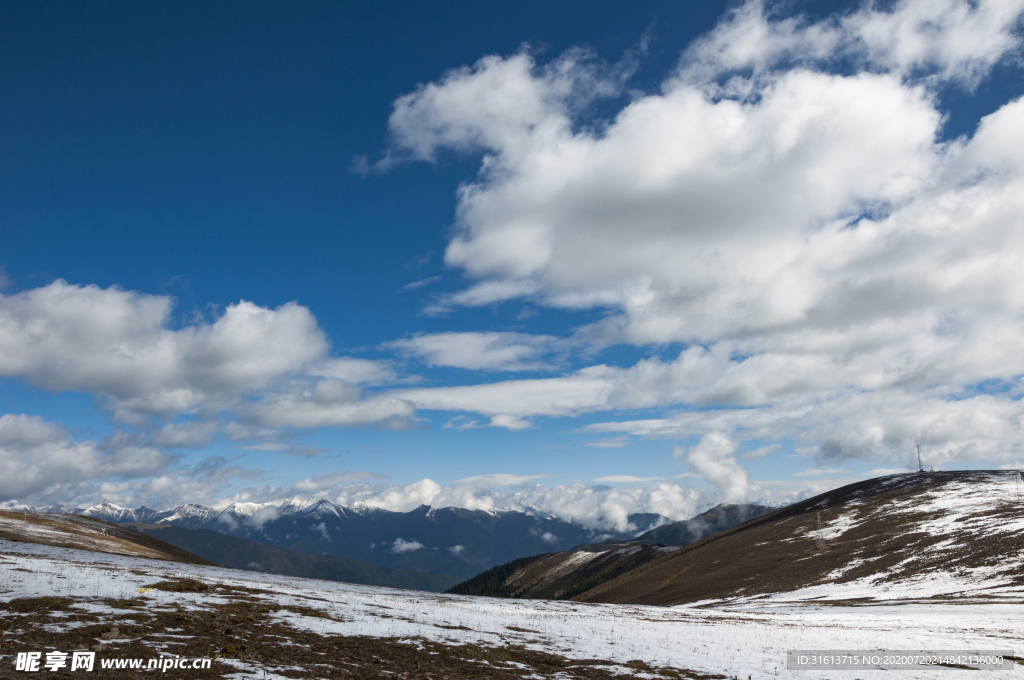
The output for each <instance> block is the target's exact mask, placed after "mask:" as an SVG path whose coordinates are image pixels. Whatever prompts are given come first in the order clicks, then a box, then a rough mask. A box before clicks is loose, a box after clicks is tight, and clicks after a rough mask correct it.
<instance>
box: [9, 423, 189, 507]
mask: <svg viewBox="0 0 1024 680" xmlns="http://www.w3.org/2000/svg"><path fill="white" fill-rule="evenodd" d="M174 460H175V459H174V457H172V456H168V455H167V454H164V453H162V452H160V451H158V450H157V449H153V448H148V447H141V446H135V445H132V444H131V443H129V442H124V441H121V440H119V439H117V438H115V439H110V440H107V441H104V442H103V443H102V444H97V443H96V442H92V441H74V440H73V439H72V438H71V434H70V433H69V432H68V431H67V430H65V429H64V428H62V427H60V426H59V425H57V424H56V423H52V422H48V421H45V420H43V419H42V418H39V417H37V416H27V415H13V414H5V415H2V416H0V501H7V500H11V499H15V498H28V497H31V496H40V497H45V496H47V495H62V494H65V493H66V492H67V490H68V489H69V488H71V487H76V486H79V485H81V484H82V483H85V482H88V481H90V480H96V479H104V478H119V479H131V478H138V477H144V476H149V475H154V474H157V473H160V472H161V471H163V470H164V469H165V468H167V467H168V466H170V465H171V464H172V463H173V462H174Z"/></svg>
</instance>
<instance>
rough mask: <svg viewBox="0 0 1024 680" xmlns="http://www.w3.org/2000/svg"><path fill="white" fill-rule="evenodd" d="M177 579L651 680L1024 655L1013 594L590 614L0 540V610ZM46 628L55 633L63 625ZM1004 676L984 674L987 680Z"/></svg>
mask: <svg viewBox="0 0 1024 680" xmlns="http://www.w3.org/2000/svg"><path fill="white" fill-rule="evenodd" d="M184 578H188V579H196V580H199V581H202V582H204V583H207V584H210V585H211V586H226V587H231V588H247V589H253V590H251V591H249V592H250V593H251V597H252V598H253V599H254V600H258V601H260V602H261V603H263V604H265V605H268V606H269V607H270V608H271V610H272V611H273V612H274V613H273V614H272V615H273V616H275V617H277V618H278V619H280V620H281V622H282V623H287V624H289V625H290V626H292V627H293V628H295V629H296V630H305V631H309V632H311V633H314V634H317V635H345V636H373V637H382V638H392V639H395V638H397V639H406V640H409V639H411V638H422V639H424V640H428V641H435V642H439V643H443V644H448V645H464V644H479V645H483V646H488V647H500V646H503V645H522V646H523V647H526V648H528V649H535V650H539V651H544V652H548V653H551V654H557V655H560V656H563V657H567V658H570V659H604V660H607V661H608V662H609V666H610V667H611V668H612V669H613V670H614V671H615V672H617V673H624V674H631V675H635V676H636V677H648V678H650V677H655V676H652V675H650V674H648V673H642V672H634V670H633V669H631V668H629V667H626V666H625V664H626V663H627V662H629V661H633V660H638V659H639V660H642V661H644V662H646V663H647V664H650V665H651V666H656V667H676V668H683V669H688V670H690V671H697V672H703V673H709V674H723V675H726V676H728V677H733V676H736V677H741V678H747V677H751V678H774V677H780V676H782V677H787V676H792V677H801V678H827V677H836V676H837V675H839V676H840V677H849V678H854V677H856V678H872V677H878V678H881V677H886V678H891V677H892V675H891V673H892V672H891V671H889V672H886V671H856V672H851V671H843V672H841V673H838V674H837V673H836V672H834V671H833V672H831V673H826V672H820V671H800V672H794V671H788V670H786V650H788V649H922V650H924V649H928V650H940V649H951V650H952V649H956V650H963V649H989V650H996V649H1009V650H1014V651H1015V653H1016V654H1018V655H1020V654H1021V651H1022V649H1021V648H1022V647H1024V645H1022V644H1021V635H1022V632H1024V599H1022V598H1021V597H1019V596H1018V595H1016V594H1015V593H1009V592H1007V593H992V595H991V596H989V597H986V598H973V599H949V600H944V601H943V600H930V601H913V600H906V601H898V602H897V601H894V602H872V603H870V604H867V603H864V602H858V603H855V604H850V603H849V602H847V603H845V604H839V603H833V604H822V603H820V602H817V603H815V602H808V601H806V600H805V601H802V602H801V601H798V598H805V597H814V596H815V594H814V593H803V592H801V593H798V594H790V595H788V596H781V595H780V596H774V597H771V598H765V599H763V600H757V601H747V602H737V601H734V602H732V603H730V604H727V605H726V604H723V603H718V604H715V603H702V604H699V605H691V606H686V607H673V608H662V607H644V606H631V605H597V604H582V603H575V602H551V601H540V600H499V599H490V598H473V597H463V596H454V595H442V594H434V593H423V592H416V591H402V590H390V589H385V588H376V587H368V586H357V585H348V584H343V583H335V582H326V581H314V580H307V579H299V578H290V577H281V576H273V575H268V574H259V573H251V572H244V571H236V570H229V569H221V568H217V567H202V566H192V565H184V564H171V563H168V562H162V561H157V560H147V559H141V558H136V557H129V556H122V555H110V554H102V553H92V552H84V551H78V550H71V549H66V548H58V547H52V546H46V545H33V544H26V543H11V542H7V541H0V601H5V602H8V601H11V600H14V599H19V598H35V597H62V598H69V599H70V600H72V601H73V602H74V603H75V604H74V607H76V608H80V609H82V611H85V610H86V609H89V608H92V610H97V608H100V609H102V608H103V606H104V605H103V603H102V601H103V600H108V601H109V600H128V599H136V600H137V599H138V598H139V597H140V595H139V591H138V589H140V588H143V587H146V586H149V585H152V584H153V583H154V582H155V581H167V580H174V579H184ZM222 592H225V591H223V590H218V589H216V588H212V589H211V590H210V592H209V594H207V593H190V592H162V591H160V590H153V591H151V592H145V593H144V594H143V595H142V597H144V598H146V600H147V604H146V608H147V609H148V610H154V611H156V610H161V609H168V610H169V609H171V608H175V609H179V610H180V609H184V610H202V609H206V608H210V607H211V606H214V605H217V604H223V602H222V600H224V596H223V595H221V594H219V593H222ZM818 595H820V593H819V594H818ZM303 612H305V613H303ZM8 623H10V621H7V622H4V621H2V620H0V629H7V630H10V626H9V625H7V624H8ZM49 625H56V626H58V627H59V626H60V623H59V619H58V623H55V624H49ZM5 635H7V634H6V633H5ZM8 642H11V639H10V638H4V639H0V645H2V646H3V648H5V649H10V646H9V644H7V643H8ZM231 663H232V664H233V666H234V668H235V669H236V670H237V674H236V675H234V677H238V678H243V677H263V675H262V671H263V670H264V668H263V667H261V666H260V665H259V664H258V663H256V662H245V661H232V662H231ZM0 664H2V666H3V667H4V669H5V670H9V669H10V668H12V667H13V666H12V665H11V664H12V660H11V658H10V657H9V656H8V657H4V658H3V659H2V660H0ZM967 672H968V671H965V670H955V669H941V670H927V671H925V670H920V671H901V672H899V674H898V675H899V677H900V678H953V677H958V676H961V675H964V674H966V673H967ZM1009 673H1012V671H990V672H989V673H988V674H986V675H985V677H1004V676H1008V674H1009ZM883 674H884V675H883ZM0 675H2V673H0ZM271 675H272V674H271ZM271 675H268V676H267V677H271ZM5 677H6V676H5ZM477 677H480V678H486V677H488V674H487V673H481V674H480V675H479V676H477ZM535 677H539V676H535ZM971 677H974V676H973V675H972V676H971Z"/></svg>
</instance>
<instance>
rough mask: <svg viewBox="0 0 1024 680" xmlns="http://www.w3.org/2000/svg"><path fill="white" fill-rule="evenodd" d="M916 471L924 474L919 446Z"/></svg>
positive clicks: (919, 446)
mask: <svg viewBox="0 0 1024 680" xmlns="http://www.w3.org/2000/svg"><path fill="white" fill-rule="evenodd" d="M917 471H918V472H924V465H923V464H922V463H921V445H920V444H918V445H917Z"/></svg>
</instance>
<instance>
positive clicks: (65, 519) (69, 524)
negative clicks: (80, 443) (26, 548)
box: [0, 510, 216, 566]
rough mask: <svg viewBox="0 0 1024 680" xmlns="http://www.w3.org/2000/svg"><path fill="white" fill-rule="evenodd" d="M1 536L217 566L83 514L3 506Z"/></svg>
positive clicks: (0, 513)
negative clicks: (11, 508) (22, 509)
mask: <svg viewBox="0 0 1024 680" xmlns="http://www.w3.org/2000/svg"><path fill="white" fill-rule="evenodd" d="M0 539H5V540H8V541H19V542H24V543H41V544H43V545H53V546H58V547H61V548H74V549H76V550H90V551H93V552H105V553H114V554H116V555H132V556H134V557H148V558H151V559H156V560H167V561H170V562H184V563H186V564H204V565H209V566H216V565H214V564H213V562H210V561H208V560H204V559H203V558H202V557H198V556H196V555H193V554H192V553H190V552H187V551H185V550H182V549H181V548H176V547H175V546H173V545H171V544H170V543H164V542H163V541H160V540H157V539H155V538H150V537H149V536H146V535H144V534H140V533H139V532H137V531H133V530H131V529H129V528H128V527H126V526H123V525H119V524H110V523H109V522H104V521H103V520H99V519H94V518H92V517H84V516H82V515H51V514H26V513H20V512H11V511H8V510H0Z"/></svg>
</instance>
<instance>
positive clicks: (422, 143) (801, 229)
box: [391, 0, 1024, 474]
mask: <svg viewBox="0 0 1024 680" xmlns="http://www.w3.org/2000/svg"><path fill="white" fill-rule="evenodd" d="M1022 11H1024V2H1021V1H1020V0H983V1H980V2H977V3H969V2H966V1H964V0H941V1H940V2H925V1H923V0H903V1H901V2H897V3H895V5H894V6H893V7H892V8H891V9H890V10H880V9H878V8H877V7H875V6H873V5H866V6H864V7H863V8H862V9H859V10H856V11H853V12H850V13H847V14H845V15H842V16H835V17H832V18H829V19H827V20H824V21H821V22H816V23H815V22H810V21H807V20H804V19H801V18H792V17H791V18H785V17H780V16H776V15H775V14H774V12H773V11H772V10H769V9H766V8H765V6H764V5H763V4H762V3H758V2H750V3H747V4H746V5H744V6H742V7H739V8H737V9H736V10H735V11H733V12H731V13H730V14H729V15H727V17H726V18H725V19H724V20H723V22H722V23H721V24H720V25H719V26H718V27H717V28H716V29H715V30H714V31H712V32H711V33H709V34H708V35H707V36H705V37H704V38H703V39H701V40H699V41H697V42H696V43H695V44H694V45H693V46H692V47H691V48H690V49H689V50H688V51H687V52H686V53H685V54H684V56H683V59H682V61H681V63H680V66H679V68H678V69H677V70H676V71H675V72H673V73H672V74H670V75H669V77H667V78H666V80H665V81H664V83H663V86H662V89H661V91H660V92H658V93H655V94H648V95H643V96H637V97H635V98H634V99H633V100H632V101H630V102H629V103H628V104H626V105H625V106H624V107H623V108H622V109H621V110H620V111H619V112H618V113H617V115H615V117H614V118H613V119H612V120H610V121H608V122H607V124H604V125H590V124H587V122H588V121H587V120H586V119H585V117H583V116H581V114H580V112H581V111H583V110H584V109H581V108H580V106H579V105H578V104H577V102H578V101H580V96H579V94H578V93H579V92H580V91H583V90H587V89H588V88H590V89H591V90H592V97H598V96H607V95H609V94H614V93H616V92H619V91H620V89H621V81H620V80H618V79H616V78H614V77H609V76H607V75H602V74H601V72H600V71H599V70H595V69H594V68H593V66H592V63H593V60H592V59H590V58H587V57H585V56H584V55H583V53H581V52H579V51H574V52H570V53H568V54H566V55H564V56H563V57H562V58H560V59H559V60H557V62H556V64H555V65H553V66H546V67H538V66H537V65H536V64H535V63H534V62H533V61H532V58H531V56H530V55H529V54H526V53H521V54H517V55H514V56H512V57H508V58H504V59H502V58H499V57H489V58H487V59H484V60H481V61H480V62H478V63H477V64H476V65H474V66H473V67H472V68H469V67H467V68H463V69H460V70H456V71H453V72H450V73H449V74H447V75H446V76H445V77H444V78H443V79H442V80H440V81H438V82H437V83H435V84H431V85H429V86H425V87H423V88H420V89H419V90H417V91H416V92H414V93H412V94H409V95H407V96H406V97H404V98H402V99H400V100H399V101H398V102H397V103H396V108H395V112H394V115H393V116H392V119H391V128H392V131H393V133H394V141H395V144H396V147H395V148H396V151H395V152H394V153H399V152H402V153H405V154H406V155H407V156H409V157H412V158H417V159H423V160H428V161H430V160H433V159H434V158H435V157H436V156H437V154H438V153H440V152H441V151H443V150H445V149H451V150H456V151H462V152H466V151H476V152H478V153H481V154H482V155H483V163H482V165H481V170H480V174H479V176H478V177H477V178H476V179H475V180H474V181H471V182H468V183H467V184H465V185H464V186H463V187H462V189H461V190H460V193H459V203H458V213H457V225H456V226H457V233H456V235H455V237H454V238H453V239H452V240H451V242H450V243H449V246H448V248H447V251H446V254H445V261H446V263H447V264H448V265H450V266H452V267H457V268H460V269H462V270H464V271H465V272H466V273H467V275H468V276H469V277H470V278H471V280H472V281H473V283H471V285H470V287H469V288H467V289H466V290H464V291H462V292H460V293H457V294H455V295H453V296H451V297H449V298H447V299H446V300H445V301H444V304H448V305H470V306H472V305H482V304H491V303H493V302H495V301H498V300H501V299H511V298H515V297H529V298H531V299H532V300H533V301H534V302H536V303H538V304H545V305H549V306H553V307H559V308H565V309H586V308H593V309H598V310H604V311H605V312H606V316H605V317H604V318H603V319H602V320H600V321H598V322H596V323H593V324H590V325H588V326H586V327H584V328H582V329H579V330H578V332H577V334H576V338H577V339H579V340H581V341H589V342H591V343H593V344H595V345H598V346H600V345H603V344H611V343H618V342H626V343H632V344H636V345H663V344H665V343H682V344H683V345H684V346H685V347H686V348H685V349H684V350H683V351H682V352H681V353H680V354H679V355H678V357H677V358H675V359H671V360H658V359H649V360H644V361H641V362H639V363H637V364H636V365H635V366H633V367H630V368H618V367H612V366H591V367H588V368H585V369H582V370H579V371H576V372H573V373H571V374H568V375H564V376H560V377H556V378H548V379H536V380H510V381H503V382H496V383H492V384H486V385H471V386H460V387H439V388H419V389H412V390H404V391H402V392H401V393H400V395H399V396H401V397H402V398H405V399H408V400H409V401H410V402H412V403H413V404H414V405H416V406H417V407H419V408H424V409H440V410H459V411H467V412H475V413H480V414H482V415H486V416H490V417H492V418H495V417H500V418H509V419H514V422H519V423H523V422H527V421H526V420H525V419H526V418H530V417H535V416H544V415H546V416H573V415H577V414H580V413H586V412H592V411H602V410H613V409H633V408H648V407H652V406H665V405H678V406H680V407H682V408H683V409H688V408H693V407H701V409H702V410H701V412H699V413H697V412H688V411H685V410H684V411H683V412H682V413H680V414H678V415H676V416H671V417H668V418H664V419H660V420H662V421H664V423H665V425H664V426H662V425H658V426H653V427H650V428H648V427H646V426H645V425H643V424H642V423H639V424H616V423H608V424H605V425H604V426H599V427H597V428H595V431H607V432H612V431H618V432H629V433H632V434H643V433H645V431H646V433H648V434H650V433H655V432H656V433H658V434H663V435H670V436H678V435H680V434H684V433H685V434H686V435H688V436H692V435H697V436H703V435H705V434H708V433H709V432H713V431H718V432H722V433H728V436H731V437H736V436H742V437H743V438H748V437H749V438H756V437H762V436H763V437H766V438H768V439H769V440H771V439H781V438H787V437H790V438H793V439H796V440H798V441H802V442H807V443H809V444H813V445H816V446H817V447H818V454H819V457H820V458H822V459H841V458H849V457H878V456H881V457H886V458H891V459H898V458H899V457H900V456H903V455H905V453H906V450H907V447H908V445H911V444H912V443H913V442H915V441H916V442H920V443H922V444H927V445H928V446H930V447H931V449H932V450H933V453H934V455H935V457H936V458H937V459H939V460H940V461H942V460H954V459H958V458H970V457H984V456H995V457H996V458H1003V459H1005V458H1006V456H1008V455H1018V454H1017V453H1014V452H1016V451H1018V449H1019V447H1017V445H1016V443H1015V442H1017V441H1018V440H1019V437H1018V431H1019V422H1020V417H1021V413H1020V408H1019V405H1018V404H1019V402H1018V401H1017V396H1018V395H1019V393H1020V391H1021V387H1022V385H1021V384H1020V380H1019V376H1021V375H1024V359H1022V356H1021V354H1020V353H1019V352H1018V351H1017V344H1018V342H1019V338H1020V337H1024V283H1022V282H1021V279H1020V277H1019V275H1018V273H1019V272H1020V271H1021V270H1024V217H1022V215H1024V151H1022V149H1024V143H1018V142H1024V101H1021V100H1015V101H1011V102H1007V103H1005V104H1004V105H1003V106H1002V107H1000V108H998V110H996V111H995V112H994V113H992V114H991V115H989V116H986V117H985V118H984V119H982V121H981V122H980V124H979V126H978V128H977V130H976V131H975V132H974V133H973V135H971V136H970V137H965V138H960V139H954V140H943V138H942V126H943V124H944V116H943V112H942V111H941V110H940V108H939V102H940V101H941V95H942V94H943V93H944V92H945V91H946V90H947V89H949V88H953V89H956V88H963V87H967V88H969V87H971V86H972V85H974V84H976V83H977V82H979V79H981V78H983V77H984V76H985V75H986V74H987V73H988V71H989V70H990V69H991V68H992V66H993V65H994V64H996V63H997V62H999V60H1000V59H1003V58H1005V57H1006V55H1007V54H1009V53H1011V52H1013V51H1014V50H1017V49H1019V48H1020V45H1021V37H1020V30H1019V28H1020V18H1021V15H1022ZM602 78H605V80H604V81H602V80H601V79H602ZM567 81H573V82H575V83H576V84H575V85H573V86H569V85H567V84H566V83H567ZM599 81H600V84H599ZM962 96H969V95H966V94H962ZM583 99H584V100H585V99H586V97H583ZM993 385H994V386H996V387H997V388H998V389H993V388H992V387H993ZM986 392H987V393H986ZM715 407H717V408H715ZM723 407H724V408H723ZM709 409H710V410H709ZM986 425H987V427H986ZM602 427H603V429H602ZM747 428H750V429H747ZM741 430H742V435H740V434H737V433H738V432H740V431H741ZM708 446H710V444H708ZM702 450H703V449H698V451H697V452H696V453H695V454H694V455H695V456H696V457H695V461H696V462H699V463H700V465H705V466H709V465H710V464H711V461H712V458H709V457H706V456H702V455H698V454H699V453H700V451H702ZM696 462H695V463H694V465H695V467H696ZM708 469H709V470H710V468H708ZM709 474H710V472H709Z"/></svg>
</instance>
